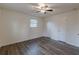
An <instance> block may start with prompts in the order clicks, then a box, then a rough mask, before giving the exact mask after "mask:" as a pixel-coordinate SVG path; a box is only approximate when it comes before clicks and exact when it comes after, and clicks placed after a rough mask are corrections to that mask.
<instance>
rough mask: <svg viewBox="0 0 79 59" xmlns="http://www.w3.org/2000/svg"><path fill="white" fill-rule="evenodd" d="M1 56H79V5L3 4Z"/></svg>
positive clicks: (0, 33) (0, 40)
mask: <svg viewBox="0 0 79 59" xmlns="http://www.w3.org/2000/svg"><path fill="white" fill-rule="evenodd" d="M0 55H79V3H0Z"/></svg>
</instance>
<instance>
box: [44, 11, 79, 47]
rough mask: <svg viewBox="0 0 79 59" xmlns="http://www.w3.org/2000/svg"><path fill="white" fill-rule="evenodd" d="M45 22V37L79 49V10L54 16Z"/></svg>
mask: <svg viewBox="0 0 79 59" xmlns="http://www.w3.org/2000/svg"><path fill="white" fill-rule="evenodd" d="M45 20H46V22H45V23H46V28H45V32H44V33H45V34H44V35H46V36H49V37H51V38H52V39H55V40H61V41H64V42H67V43H69V44H72V45H75V46H78V47H79V35H78V34H79V10H72V11H68V12H64V13H61V14H57V15H53V16H50V17H48V18H46V19H45ZM46 29H47V30H46ZM46 32H47V33H46Z"/></svg>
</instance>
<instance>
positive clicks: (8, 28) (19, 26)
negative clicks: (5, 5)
mask: <svg viewBox="0 0 79 59" xmlns="http://www.w3.org/2000/svg"><path fill="white" fill-rule="evenodd" d="M31 18H32V17H31V16H27V15H25V14H22V13H19V12H16V11H11V10H6V9H0V46H4V45H8V44H12V43H16V42H20V41H24V40H29V39H33V38H36V37H40V36H42V31H43V29H42V28H43V25H42V20H41V19H40V18H36V17H35V19H37V20H38V27H37V28H36V29H30V19H31ZM32 35H33V36H32Z"/></svg>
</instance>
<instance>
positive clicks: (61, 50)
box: [0, 37, 79, 55]
mask: <svg viewBox="0 0 79 59" xmlns="http://www.w3.org/2000/svg"><path fill="white" fill-rule="evenodd" d="M0 55H79V48H78V47H75V46H72V45H69V44H66V43H64V42H61V41H55V40H52V39H50V38H47V37H40V38H37V39H32V40H28V41H24V42H20V43H16V44H11V45H7V46H4V47H1V48H0Z"/></svg>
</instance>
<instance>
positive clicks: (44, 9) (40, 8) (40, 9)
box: [33, 3, 53, 14]
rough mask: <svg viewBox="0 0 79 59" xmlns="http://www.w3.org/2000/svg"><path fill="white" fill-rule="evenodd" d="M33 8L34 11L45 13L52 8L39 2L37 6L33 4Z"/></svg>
mask: <svg viewBox="0 0 79 59" xmlns="http://www.w3.org/2000/svg"><path fill="white" fill-rule="evenodd" d="M33 8H35V9H36V10H37V11H36V13H38V12H41V13H44V14H46V13H47V12H52V11H53V9H52V8H50V7H49V6H48V5H46V4H44V3H40V4H38V6H33Z"/></svg>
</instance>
